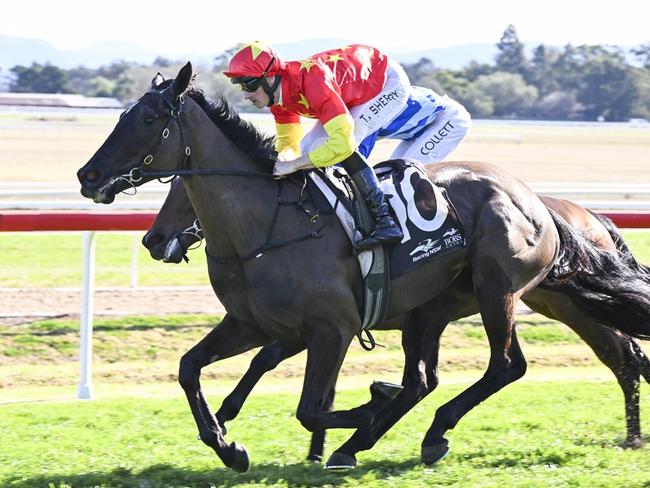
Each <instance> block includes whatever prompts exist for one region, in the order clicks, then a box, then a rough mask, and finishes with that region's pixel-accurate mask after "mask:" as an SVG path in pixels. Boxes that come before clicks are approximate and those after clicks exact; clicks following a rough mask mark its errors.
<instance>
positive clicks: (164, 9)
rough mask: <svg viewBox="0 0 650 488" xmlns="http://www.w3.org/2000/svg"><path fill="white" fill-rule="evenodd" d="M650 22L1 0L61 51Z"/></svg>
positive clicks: (582, 39)
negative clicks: (120, 44)
mask: <svg viewBox="0 0 650 488" xmlns="http://www.w3.org/2000/svg"><path fill="white" fill-rule="evenodd" d="M184 5H187V6H188V8H187V9H185V8H183V6H184ZM648 19H650V1H648V0H614V1H612V0H608V1H602V0H591V1H585V0H461V1H453V0H445V1H435V0H428V1H420V0H410V1H408V2H404V1H401V2H400V1H392V2H391V1H386V2H380V1H378V0H373V1H361V0H327V1H324V2H315V1H313V0H303V1H297V2H291V1H286V0H244V1H231V0H212V1H205V0H180V1H179V0H176V1H173V2H172V1H168V0H156V1H147V2H143V1H138V0H111V1H107V2H101V3H99V2H93V1H91V0H85V1H77V0H59V1H52V0H48V1H41V0H35V1H30V0H17V1H8V2H3V6H2V13H1V16H0V34H4V35H9V36H15V37H27V38H37V39H43V40H45V41H48V42H50V43H51V44H53V45H54V46H55V47H57V48H61V49H74V48H81V47H87V46H90V45H93V44H95V43H98V42H104V41H127V42H131V43H135V44H138V45H140V46H142V47H145V48H147V49H151V50H156V51H158V52H165V53H168V54H181V53H187V52H192V51H194V52H200V53H205V52H215V53H219V52H222V51H223V50H225V49H227V48H229V47H231V46H234V45H236V44H238V43H241V42H250V41H252V40H255V39H259V40H263V41H266V42H268V43H271V44H273V43H285V42H295V41H300V40H302V39H320V38H336V39H346V40H351V41H354V42H361V43H366V44H371V45H374V46H376V47H379V48H382V49H400V50H402V49H403V50H412V51H416V50H420V49H428V48H442V47H449V46H454V45H459V44H469V43H474V42H480V43H483V42H485V43H492V44H494V43H496V42H498V40H499V38H500V37H501V34H502V33H503V31H504V29H505V28H506V27H507V26H508V24H513V25H514V26H515V27H516V29H517V33H518V36H519V39H520V40H522V41H524V42H528V41H530V42H540V43H544V44H547V45H557V46H563V45H565V44H567V43H571V44H574V45H578V44H585V43H586V44H618V45H622V46H630V45H631V46H636V45H640V44H644V43H646V42H650V28H649V27H648ZM1 55H2V53H0V56H1Z"/></svg>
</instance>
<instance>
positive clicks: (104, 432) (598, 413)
mask: <svg viewBox="0 0 650 488" xmlns="http://www.w3.org/2000/svg"><path fill="white" fill-rule="evenodd" d="M219 319H220V318H219V317H217V316H213V317H207V316H196V315H183V316H168V317H119V318H97V320H96V322H95V332H94V338H93V342H94V353H95V354H94V365H93V379H94V385H95V390H96V398H97V399H96V400H94V401H90V402H86V401H73V400H72V399H73V398H74V394H75V390H76V384H77V382H78V375H79V364H78V360H77V337H78V332H77V328H78V323H77V321H75V320H69V319H50V320H37V321H34V322H26V323H22V324H13V325H4V326H0V438H2V442H0V486H3V487H5V486H7V487H9V486H16V487H30V488H31V487H37V486H43V487H47V486H54V487H72V488H77V487H91V486H106V487H142V486H146V487H185V486H197V487H199V486H200V487H210V486H370V487H384V486H386V487H388V486H391V487H392V486H400V487H402V486H405V487H419V486H424V485H426V486H450V485H454V486H468V487H474V486H481V487H482V486H499V485H501V484H508V485H509V486H539V487H542V486H551V485H552V486H585V487H594V486H602V487H611V486H626V487H628V486H630V487H631V486H644V484H647V483H650V472H648V471H647V465H648V462H650V451H645V450H641V451H628V450H623V449H621V448H620V447H619V444H620V442H621V441H622V440H623V436H624V425H625V422H624V413H623V398H622V393H621V392H620V389H619V387H618V385H617V383H616V381H615V379H614V377H613V375H612V374H611V373H610V372H609V371H607V370H606V368H604V366H602V365H599V363H598V361H597V360H596V359H595V356H594V354H593V353H592V352H591V351H590V350H589V349H588V348H587V347H586V346H585V345H584V344H583V343H582V342H581V341H580V340H579V339H578V338H577V336H576V335H575V334H574V333H573V332H571V331H570V330H569V329H568V328H567V327H566V326H564V325H561V324H557V323H556V322H553V321H550V320H547V319H544V318H542V317H540V316H538V315H534V314H533V315H529V314H526V315H520V316H518V318H517V323H518V330H519V336H520V340H521V344H522V349H523V351H524V353H525V355H526V357H527V359H528V362H529V373H528V374H527V376H526V377H525V378H524V380H523V381H522V382H519V383H516V384H515V385H512V386H509V387H508V388H506V389H505V390H504V391H503V392H500V393H498V394H497V395H495V396H494V397H492V398H490V399H489V400H487V401H486V402H484V403H483V404H481V405H480V406H478V407H477V408H475V409H474V410H473V411H472V412H470V413H469V414H468V415H467V416H466V417H465V418H464V419H463V420H462V421H461V422H460V424H459V425H458V427H457V428H456V429H455V430H454V431H453V432H452V433H451V434H450V436H449V440H450V442H451V447H452V453H451V454H450V455H449V456H448V457H447V458H445V459H444V460H443V461H442V462H441V463H440V464H439V465H438V466H436V467H435V468H429V467H424V466H422V465H420V463H419V444H420V442H421V439H422V437H423V435H424V432H425V431H426V429H427V428H428V426H429V424H430V422H431V420H432V417H433V414H434V412H435V409H436V408H437V407H438V406H440V405H441V404H443V403H444V402H445V401H447V400H448V399H450V398H451V397H452V396H453V395H455V394H457V393H458V392H459V391H460V390H461V389H464V388H465V387H467V386H468V385H469V382H470V381H475V380H476V379H478V378H480V376H481V374H482V370H483V369H484V368H485V366H486V364H487V359H488V355H489V351H488V348H487V346H486V343H487V340H486V337H485V333H484V332H483V330H482V327H481V323H480V319H479V318H478V317H477V316H472V317H469V318H467V319H464V320H462V321H459V322H457V323H454V324H452V325H450V326H449V327H448V329H447V330H446V331H445V333H444V334H443V338H442V347H441V358H440V359H441V366H440V376H441V386H440V387H439V388H438V390H437V391H436V392H435V393H434V394H433V395H431V397H429V398H428V399H427V400H426V401H425V402H423V404H422V405H420V406H418V407H417V408H416V409H415V410H414V411H413V412H411V413H409V415H408V416H407V417H406V418H405V419H404V420H403V421H402V422H400V423H399V424H398V425H397V426H396V427H395V428H394V429H393V430H391V431H390V432H389V433H388V434H387V435H386V437H385V438H384V439H383V440H382V441H380V442H379V444H378V445H377V446H376V447H375V448H374V449H373V450H372V451H369V452H365V453H362V454H361V455H360V456H359V462H360V465H359V467H358V468H357V469H355V470H354V471H353V472H350V473H347V474H343V475H341V474H338V475H337V474H333V473H328V472H325V471H323V470H322V468H321V467H320V466H317V465H312V464H308V463H305V462H303V459H304V457H305V453H306V450H307V445H308V434H307V433H306V432H305V431H304V430H303V429H302V428H301V427H300V424H299V423H298V421H297V420H296V419H295V418H294V414H295V409H296V406H297V403H298V392H299V391H300V388H301V383H302V372H303V368H304V364H305V356H304V353H302V354H299V355H298V356H296V357H294V358H291V359H289V360H287V361H285V362H284V363H283V364H281V365H280V366H278V368H277V369H276V370H275V371H273V372H271V373H269V374H268V375H266V376H265V377H264V378H263V379H262V381H261V382H260V384H259V385H258V386H257V387H256V389H255V391H254V392H253V394H252V395H251V398H250V399H249V401H248V403H247V404H246V405H245V407H244V410H243V411H242V412H241V414H240V416H239V417H238V418H237V419H236V420H235V421H233V422H231V423H230V425H229V434H228V439H229V441H231V440H237V441H238V442H241V443H243V444H244V445H246V446H247V447H248V449H249V452H250V455H251V461H252V467H251V470H250V471H249V472H248V473H245V474H237V473H234V472H231V471H229V470H227V469H225V468H224V467H223V465H222V463H221V462H220V461H219V460H218V459H217V458H216V457H215V455H214V454H213V453H212V451H211V450H210V449H209V448H208V447H207V446H204V445H203V444H202V443H200V442H198V441H196V440H195V436H196V428H195V426H194V423H193V420H192V418H191V415H190V413H189V408H188V406H187V404H186V401H185V400H184V397H183V394H182V391H181V389H180V387H179V386H178V385H177V384H176V373H177V371H178V359H179V358H180V356H181V355H182V354H183V352H184V351H186V350H187V349H189V347H191V346H192V345H193V344H194V343H195V342H196V341H198V340H199V339H201V338H202V337H203V336H204V335H205V334H206V333H207V332H208V331H209V330H210V329H211V328H212V326H213V325H214V324H215V323H218V321H219ZM376 339H377V341H378V343H380V344H381V345H382V346H384V347H378V348H376V349H375V350H374V351H372V352H366V351H363V350H362V349H361V348H360V347H359V345H358V344H356V343H354V344H353V345H352V347H351V348H350V351H349V352H348V356H347V357H346V361H345V363H344V365H343V368H342V371H341V377H340V379H339V382H338V388H337V400H336V401H337V404H336V405H337V408H341V409H344V408H351V407H353V406H355V405H357V404H360V403H363V402H365V401H367V400H368V393H367V386H368V385H369V384H370V382H371V380H373V379H383V380H386V381H393V382H399V381H400V377H401V373H400V372H401V368H402V362H403V360H402V352H401V347H400V334H399V333H398V332H395V331H386V332H381V331H379V332H377V333H376ZM9 351H14V353H10V352H9ZM251 357H252V353H247V354H244V355H240V356H237V357H234V358H230V359H226V360H224V361H219V362H218V363H215V364H213V365H210V366H209V367H206V368H204V370H203V372H202V377H201V378H202V384H203V390H204V392H205V393H206V395H208V398H209V400H210V401H211V404H212V405H213V407H217V406H218V405H219V402H220V401H221V400H222V399H223V398H224V396H225V394H227V392H229V391H231V390H232V388H233V387H234V385H235V382H236V381H237V380H238V379H239V378H240V377H241V375H242V373H243V371H244V370H245V368H246V367H247V366H248V363H249V362H250V359H251ZM640 400H641V406H642V414H643V413H644V412H645V409H644V407H647V404H648V400H650V388H649V387H648V386H647V385H645V384H644V385H643V386H642V390H641V398H640ZM644 418H645V417H644ZM347 435H349V432H347V431H340V430H339V431H333V432H331V434H330V435H329V438H328V439H329V440H328V443H327V446H328V447H327V451H326V455H329V454H330V453H331V452H332V449H333V448H334V447H335V446H336V445H339V444H340V443H342V442H343V441H344V440H345V438H346V436H347Z"/></svg>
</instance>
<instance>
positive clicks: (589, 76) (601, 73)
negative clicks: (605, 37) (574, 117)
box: [578, 46, 639, 121]
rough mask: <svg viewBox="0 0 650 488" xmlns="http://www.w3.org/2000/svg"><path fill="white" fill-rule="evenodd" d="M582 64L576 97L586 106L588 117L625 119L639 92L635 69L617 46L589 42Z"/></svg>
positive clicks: (629, 114) (627, 117)
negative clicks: (596, 44)
mask: <svg viewBox="0 0 650 488" xmlns="http://www.w3.org/2000/svg"><path fill="white" fill-rule="evenodd" d="M589 47H590V48H591V49H589V51H588V56H586V57H585V62H584V64H583V65H582V67H581V68H582V70H581V73H582V76H581V80H580V81H581V88H580V90H579V91H578V101H579V102H580V103H582V104H583V105H584V107H585V109H584V115H585V118H587V119H589V120H595V119H597V118H599V117H604V118H605V119H606V120H612V121H623V120H628V119H629V118H630V116H631V114H632V108H633V107H634V105H635V102H636V99H637V97H638V95H639V89H638V86H637V82H638V79H637V78H636V76H635V75H634V69H633V68H632V67H631V66H630V65H628V64H627V63H626V61H625V58H624V55H623V53H622V52H620V50H613V51H610V50H607V49H603V48H602V47H600V46H589Z"/></svg>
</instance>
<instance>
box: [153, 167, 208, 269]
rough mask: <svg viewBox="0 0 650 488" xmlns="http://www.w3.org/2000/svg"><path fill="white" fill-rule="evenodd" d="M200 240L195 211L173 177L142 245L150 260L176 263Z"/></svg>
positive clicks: (178, 180)
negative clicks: (146, 250) (149, 255)
mask: <svg viewBox="0 0 650 488" xmlns="http://www.w3.org/2000/svg"><path fill="white" fill-rule="evenodd" d="M201 239H203V231H202V230H201V227H200V225H199V221H198V219H197V217H196V212H195V211H194V207H193V206H192V202H191V201H190V198H189V196H188V195H187V192H186V191H185V186H184V185H183V182H182V181H181V180H180V179H178V178H177V179H176V180H174V181H173V182H172V184H171V187H170V189H169V194H168V195H167V198H166V199H165V203H163V206H162V207H161V208H160V212H158V216H157V217H156V220H155V221H154V223H153V224H152V226H151V227H150V228H149V231H148V232H147V233H146V234H145V235H144V237H143V238H142V245H143V246H144V247H146V248H147V249H148V250H149V253H150V254H151V257H152V258H154V259H157V260H162V261H164V262H166V263H180V262H181V261H182V260H183V259H184V258H185V259H187V258H186V253H187V250H188V249H189V248H190V246H192V245H193V244H195V243H197V242H200V241H201Z"/></svg>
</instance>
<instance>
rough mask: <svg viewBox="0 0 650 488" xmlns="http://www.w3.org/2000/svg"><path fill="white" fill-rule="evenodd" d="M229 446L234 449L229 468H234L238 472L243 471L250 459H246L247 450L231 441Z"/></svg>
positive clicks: (246, 468)
mask: <svg viewBox="0 0 650 488" xmlns="http://www.w3.org/2000/svg"><path fill="white" fill-rule="evenodd" d="M230 448H231V449H233V450H234V456H233V460H232V463H231V464H230V466H229V468H231V469H234V470H235V471H237V472H238V473H245V472H246V471H248V468H250V461H249V459H248V452H246V448H245V447H244V446H242V445H241V444H237V443H236V442H233V443H232V444H230Z"/></svg>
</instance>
